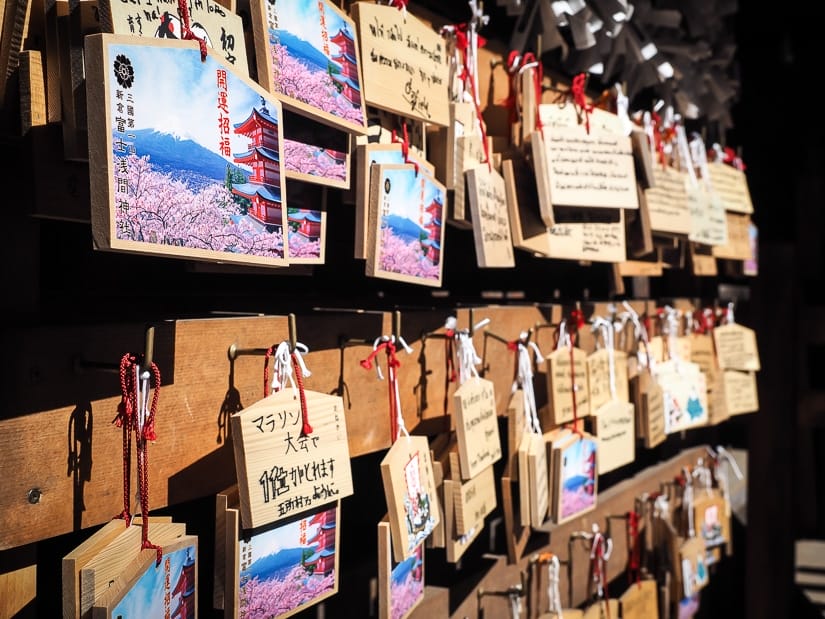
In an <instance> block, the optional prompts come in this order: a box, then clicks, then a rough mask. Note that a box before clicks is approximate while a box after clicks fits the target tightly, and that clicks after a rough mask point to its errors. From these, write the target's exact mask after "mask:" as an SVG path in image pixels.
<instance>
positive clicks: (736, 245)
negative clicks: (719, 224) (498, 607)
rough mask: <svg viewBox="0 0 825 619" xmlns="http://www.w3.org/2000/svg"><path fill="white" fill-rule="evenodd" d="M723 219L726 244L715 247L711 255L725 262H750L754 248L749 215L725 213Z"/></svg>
mask: <svg viewBox="0 0 825 619" xmlns="http://www.w3.org/2000/svg"><path fill="white" fill-rule="evenodd" d="M725 219H726V220H727V226H728V242H727V243H726V244H724V245H715V246H714V247H713V255H714V256H716V257H717V258H723V259H725V260H752V259H753V258H754V249H755V247H754V246H753V245H752V243H751V234H750V227H751V225H752V224H751V218H750V215H740V214H738V213H726V214H725ZM754 242H755V239H754Z"/></svg>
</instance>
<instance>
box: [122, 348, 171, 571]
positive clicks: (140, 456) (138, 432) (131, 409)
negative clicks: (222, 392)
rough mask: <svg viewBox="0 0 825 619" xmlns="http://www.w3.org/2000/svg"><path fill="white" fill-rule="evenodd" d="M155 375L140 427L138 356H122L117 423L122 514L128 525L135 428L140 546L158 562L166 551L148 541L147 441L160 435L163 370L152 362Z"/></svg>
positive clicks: (151, 368) (152, 370) (153, 375)
mask: <svg viewBox="0 0 825 619" xmlns="http://www.w3.org/2000/svg"><path fill="white" fill-rule="evenodd" d="M149 369H150V371H151V373H152V377H153V378H154V381H155V389H154V393H153V395H152V401H151V404H150V407H149V414H148V415H147V417H146V419H145V421H144V423H143V427H138V415H137V410H138V383H137V381H138V380H139V377H137V376H136V373H137V372H139V371H140V365H139V364H138V362H137V357H136V356H135V355H132V354H128V353H127V354H125V355H123V357H122V358H121V360H120V390H121V401H120V404H119V405H118V415H117V417H116V418H115V422H114V423H115V425H116V426H120V427H121V428H123V511H122V512H121V513H120V514H119V516H118V517H119V518H123V519H124V520H125V521H126V524H127V526H128V525H129V524H131V521H132V517H131V509H130V497H131V471H130V468H131V461H132V431H134V433H135V442H136V445H137V458H136V459H137V477H138V486H139V488H140V513H141V516H142V522H141V550H142V549H144V548H153V549H155V550H157V563H158V565H159V564H160V561H161V557H162V556H163V551H162V549H161V548H160V546H157V545H155V544H152V543H151V542H150V541H149V455H148V452H147V441H154V440H156V439H157V435H156V432H155V416H156V414H157V406H158V397H159V396H160V385H161V381H160V370H159V369H158V366H157V365H156V364H154V363H152V364H151V365H150V366H149Z"/></svg>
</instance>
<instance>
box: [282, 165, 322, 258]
mask: <svg viewBox="0 0 825 619" xmlns="http://www.w3.org/2000/svg"><path fill="white" fill-rule="evenodd" d="M286 195H287V197H288V199H289V206H288V207H287V209H286V210H287V230H288V235H289V242H288V243H287V251H288V254H289V255H288V257H289V263H290V264H323V263H324V248H325V247H326V234H327V211H326V190H325V189H324V188H323V187H321V186H320V185H313V184H310V183H302V182H300V181H293V180H287V181H286Z"/></svg>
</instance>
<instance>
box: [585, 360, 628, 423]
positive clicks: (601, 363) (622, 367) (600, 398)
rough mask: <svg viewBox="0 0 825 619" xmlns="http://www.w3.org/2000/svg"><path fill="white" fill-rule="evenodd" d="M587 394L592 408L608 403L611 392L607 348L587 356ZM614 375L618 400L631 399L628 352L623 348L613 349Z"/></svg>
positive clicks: (594, 409) (625, 400) (595, 408)
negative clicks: (622, 349)
mask: <svg viewBox="0 0 825 619" xmlns="http://www.w3.org/2000/svg"><path fill="white" fill-rule="evenodd" d="M586 367H587V394H588V398H589V402H590V409H591V410H593V411H596V410H598V409H599V408H600V407H601V406H602V405H603V404H606V403H608V402H609V401H610V400H611V399H612V396H611V394H610V353H609V352H608V351H607V349H606V348H600V349H599V350H597V351H595V352H593V353H591V354H590V355H588V356H587V366H586ZM613 377H614V381H613V382H614V385H615V388H616V398H615V399H616V400H618V401H619V402H627V401H629V400H630V393H629V387H628V377H627V353H625V352H623V351H621V350H614V351H613Z"/></svg>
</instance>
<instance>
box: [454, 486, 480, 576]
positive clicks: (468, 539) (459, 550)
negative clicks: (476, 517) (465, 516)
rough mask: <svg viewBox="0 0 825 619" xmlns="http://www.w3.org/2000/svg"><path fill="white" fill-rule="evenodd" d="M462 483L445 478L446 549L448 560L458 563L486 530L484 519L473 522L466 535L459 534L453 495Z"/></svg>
mask: <svg viewBox="0 0 825 619" xmlns="http://www.w3.org/2000/svg"><path fill="white" fill-rule="evenodd" d="M460 485H461V484H460V483H459V482H455V481H451V480H449V479H445V480H444V538H445V548H444V549H445V554H446V556H447V561H448V562H450V563H456V562H457V561H458V560H459V559H461V557H462V556H463V555H464V553H465V552H467V549H468V548H469V547H470V545H471V544H472V543H473V542H474V541H475V540H476V539H478V536H479V535H481V532H482V531H484V520H481V521H480V522H476V523H474V524H472V525H471V526H470V527H469V529H468V532H467V533H465V534H464V535H459V533H458V532H457V531H456V523H455V503H454V502H453V501H452V497H454V496H455V493H456V487H457V486H460Z"/></svg>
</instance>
